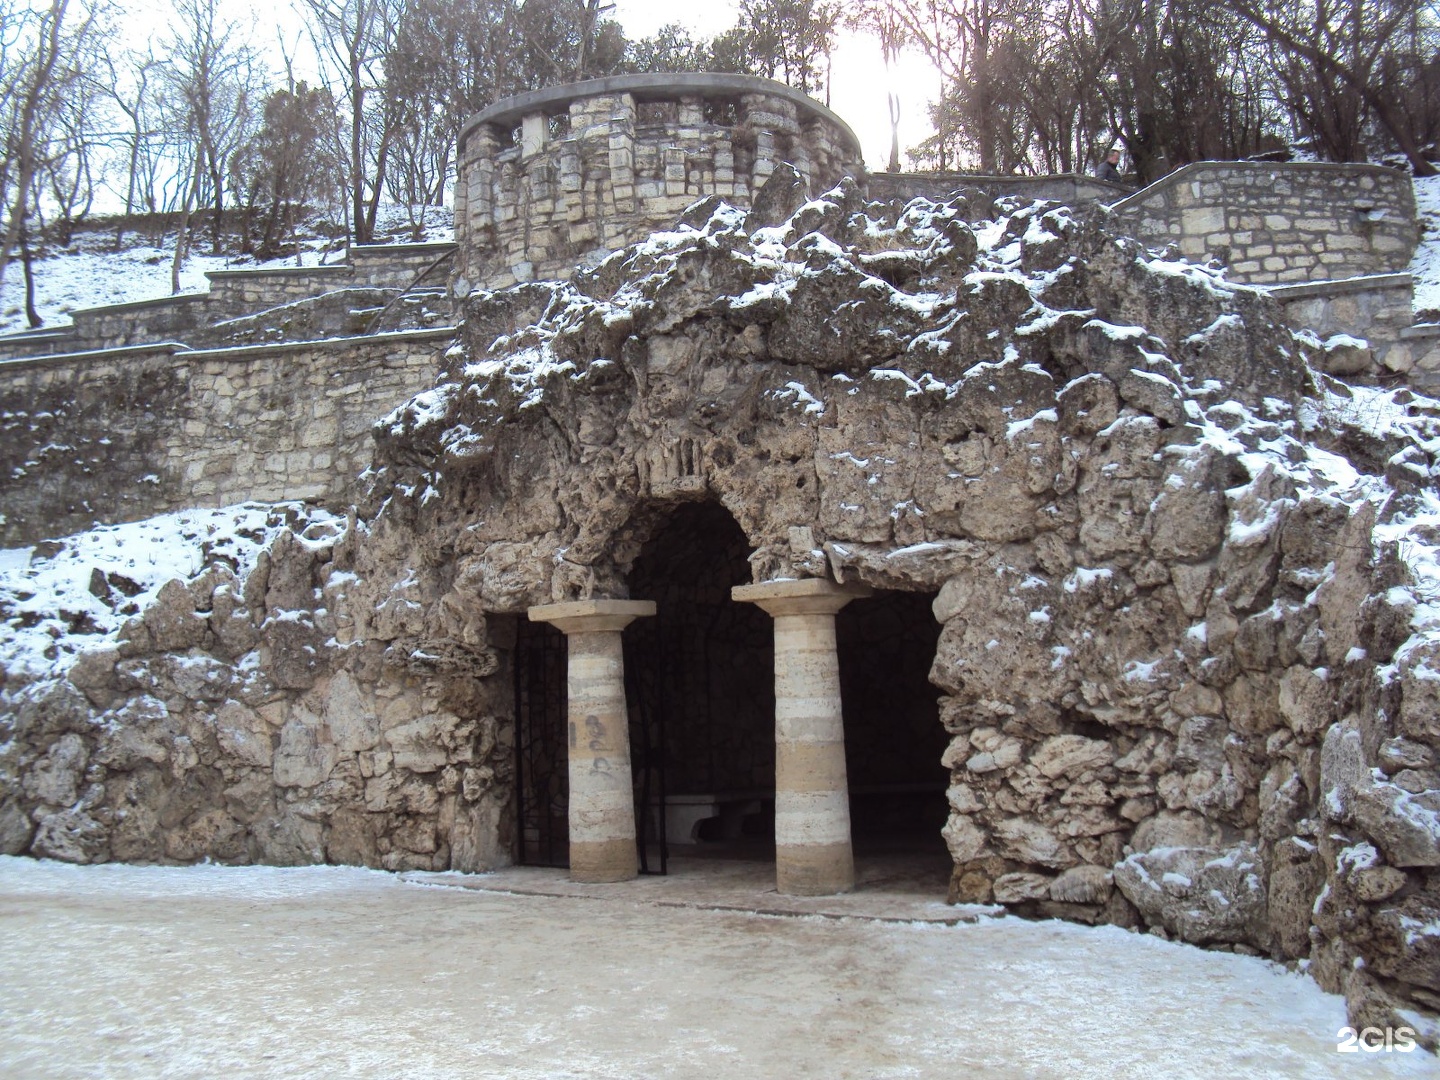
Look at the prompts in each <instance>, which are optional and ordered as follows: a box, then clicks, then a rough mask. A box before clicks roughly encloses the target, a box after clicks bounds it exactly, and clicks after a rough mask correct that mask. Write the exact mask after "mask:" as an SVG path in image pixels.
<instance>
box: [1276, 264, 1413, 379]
mask: <svg viewBox="0 0 1440 1080" xmlns="http://www.w3.org/2000/svg"><path fill="white" fill-rule="evenodd" d="M1412 294H1413V282H1412V280H1411V277H1410V275H1409V274H1376V275H1371V276H1367V277H1358V278H1346V279H1343V280H1340V281H1334V282H1327V281H1317V282H1309V283H1306V284H1304V285H1279V286H1276V287H1275V288H1274V289H1272V290H1271V295H1272V296H1274V297H1275V299H1276V300H1279V301H1280V304H1281V309H1282V310H1283V311H1284V313H1285V320H1286V322H1288V323H1289V324H1290V325H1291V326H1292V327H1294V328H1295V329H1296V331H1297V332H1299V333H1300V335H1301V340H1302V343H1303V344H1304V345H1305V346H1306V347H1308V349H1309V351H1310V355H1309V357H1308V359H1309V360H1310V362H1311V363H1312V364H1313V365H1314V366H1315V367H1316V368H1317V369H1319V370H1322V371H1324V372H1326V373H1327V374H1330V375H1339V376H1342V377H1343V378H1346V379H1349V380H1351V381H1357V382H1379V383H1393V382H1396V381H1399V380H1403V381H1404V382H1405V383H1406V384H1407V385H1409V386H1411V387H1413V388H1415V389H1417V390H1420V391H1421V392H1423V393H1434V392H1435V390H1436V389H1437V388H1440V349H1437V348H1435V347H1434V343H1433V341H1431V340H1427V339H1425V338H1417V337H1414V336H1413V335H1408V334H1407V331H1408V330H1409V329H1410V328H1411V326H1412V325H1413V324H1414V321H1415V312H1414V307H1413V300H1412Z"/></svg>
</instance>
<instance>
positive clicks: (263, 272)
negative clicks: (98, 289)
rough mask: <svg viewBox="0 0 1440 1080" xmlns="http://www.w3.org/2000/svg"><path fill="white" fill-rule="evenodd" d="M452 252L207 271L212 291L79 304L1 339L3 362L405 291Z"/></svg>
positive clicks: (357, 251)
mask: <svg viewBox="0 0 1440 1080" xmlns="http://www.w3.org/2000/svg"><path fill="white" fill-rule="evenodd" d="M454 250H455V245H454V244H453V243H448V242H447V243H440V244H367V245H363V246H362V245H356V246H355V247H352V248H351V249H350V258H349V261H348V262H345V263H337V264H336V265H334V266H282V267H266V268H263V269H239V270H212V271H210V272H209V273H207V274H206V275H205V276H206V277H207V278H208V279H209V281H210V290H209V291H208V292H203V293H182V294H180V295H179V296H163V297H160V298H158V299H155V300H137V301H135V302H133V303H129V304H107V305H105V306H103V307H95V308H81V309H79V310H77V311H74V312H72V313H71V316H70V318H71V326H69V327H64V326H60V327H55V328H53V329H52V330H49V331H47V332H45V333H43V334H42V333H38V332H32V333H30V334H16V335H10V336H6V337H0V359H13V358H19V357H25V356H36V355H48V354H51V353H72V352H77V351H93V350H100V349H118V348H125V347H127V346H130V345H140V344H146V343H152V344H153V343H156V342H164V341H176V342H186V341H188V340H189V339H190V337H191V336H192V335H194V334H195V333H196V332H197V331H199V330H200V329H201V328H203V327H206V326H210V325H212V324H214V323H216V322H219V321H221V320H222V319H233V318H236V317H237V316H240V315H246V314H250V313H252V312H257V311H263V310H264V309H266V308H271V307H276V306H277V305H280V304H286V303H292V302H294V301H296V300H305V299H309V298H311V297H316V296H320V295H322V294H324V293H327V292H334V291H336V290H338V289H346V288H393V289H403V288H405V287H407V286H409V285H410V284H411V283H412V282H413V281H414V280H415V278H416V277H417V276H418V275H420V274H422V273H424V272H425V271H426V270H429V269H431V268H432V267H433V266H435V265H436V264H437V263H438V262H440V261H442V260H443V259H444V258H445V257H446V256H447V255H450V254H451V253H453V252H454ZM438 283H443V279H441V281H440V282H438Z"/></svg>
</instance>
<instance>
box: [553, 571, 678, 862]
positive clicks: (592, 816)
mask: <svg viewBox="0 0 1440 1080" xmlns="http://www.w3.org/2000/svg"><path fill="white" fill-rule="evenodd" d="M654 614H655V604H654V602H653V601H650V600H577V601H573V602H571V603H565V604H544V605H542V606H540V607H533V608H531V609H530V611H529V615H530V619H531V620H532V621H533V622H548V623H549V624H550V625H552V626H554V627H556V628H557V629H559V630H560V631H562V632H563V633H564V634H565V641H566V646H567V648H568V651H569V663H568V665H567V678H566V688H567V696H568V708H567V713H568V720H569V735H568V746H569V764H570V878H571V880H572V881H585V882H595V881H628V880H630V879H631V878H633V877H634V876H635V874H636V852H635V792H634V787H633V784H632V782H631V779H630V719H629V715H628V713H627V711H626V708H625V660H624V655H623V652H622V649H621V638H620V632H621V631H622V630H624V629H625V627H626V626H628V625H629V624H630V622H631V621H632V620H634V619H636V618H638V617H641V616H644V615H654Z"/></svg>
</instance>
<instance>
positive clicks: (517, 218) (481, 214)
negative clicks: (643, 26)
mask: <svg viewBox="0 0 1440 1080" xmlns="http://www.w3.org/2000/svg"><path fill="white" fill-rule="evenodd" d="M861 161H862V159H861V155H860V145H859V142H858V140H856V138H855V134H854V132H852V131H851V130H850V128H849V126H848V125H847V124H846V123H845V121H843V120H841V119H840V118H839V117H838V116H836V115H835V114H834V113H833V112H831V111H830V110H829V109H827V108H826V107H825V106H823V105H821V104H820V103H819V102H817V101H815V100H813V99H811V98H810V97H807V96H806V95H805V94H802V93H801V92H800V91H798V90H795V89H793V88H791V87H789V86H785V85H784V84H782V83H777V82H772V81H771V80H769V79H757V78H754V77H752V76H748V75H714V74H698V73H690V74H659V75H654V74H643V75H618V76H614V77H611V78H607V79H591V80H589V81H587V82H581V83H572V84H570V85H568V86H556V87H550V88H548V89H545V90H537V91H534V92H532V93H528V94H521V95H519V96H517V97H512V98H506V99H505V100H503V101H498V102H496V103H495V104H494V105H491V106H490V107H489V108H488V109H486V110H484V111H483V112H481V113H478V114H477V115H476V116H474V117H472V118H471V119H470V120H469V121H468V122H467V123H466V125H465V127H464V128H463V129H462V130H461V132H460V140H459V152H458V162H457V168H458V171H459V176H458V182H457V184H456V190H455V239H456V241H457V242H458V251H457V253H456V267H455V280H454V287H455V293H456V295H457V296H460V297H463V296H465V295H467V294H469V293H470V292H471V291H472V290H474V289H476V288H487V289H488V288H500V287H503V286H505V285H509V284H512V283H514V282H516V281H527V280H531V279H535V278H546V277H555V276H559V275H562V274H564V273H566V272H568V271H569V270H570V269H571V268H572V267H574V266H575V265H576V264H579V263H584V262H587V261H592V260H596V259H598V258H600V257H601V256H603V255H604V254H606V253H607V252H610V251H614V250H616V249H618V248H621V247H623V246H625V245H626V244H630V243H634V242H635V241H637V240H640V239H643V238H644V237H645V236H647V235H649V234H650V233H651V232H654V231H655V230H656V229H661V228H668V227H670V226H672V225H673V224H674V221H675V218H676V216H677V215H678V214H679V213H680V212H681V211H682V210H684V209H685V207H687V206H689V205H690V204H691V203H693V202H694V201H695V200H696V199H699V198H702V197H704V196H706V195H719V196H721V197H722V198H724V199H725V200H726V201H727V202H730V203H733V204H734V205H736V206H742V207H748V206H749V205H750V203H751V199H752V197H753V196H754V194H755V193H756V192H757V191H759V190H760V188H761V186H762V185H763V184H764V183H765V181H766V180H767V179H768V178H769V177H770V175H771V174H772V173H773V172H774V171H775V168H776V167H777V166H778V165H780V164H781V163H789V164H790V165H793V166H794V167H795V169H796V170H797V171H798V172H799V173H800V175H801V176H802V177H804V179H805V180H806V182H807V184H808V185H809V187H810V190H811V191H819V190H823V189H825V188H828V187H830V186H831V185H833V184H834V183H835V182H837V181H838V180H840V179H841V178H842V177H844V176H847V175H857V174H858V173H859V171H860V170H861V168H862V167H863V166H862V164H861Z"/></svg>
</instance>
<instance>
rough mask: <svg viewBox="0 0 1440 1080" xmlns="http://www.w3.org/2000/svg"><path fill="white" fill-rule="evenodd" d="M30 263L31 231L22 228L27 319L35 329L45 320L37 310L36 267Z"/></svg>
mask: <svg viewBox="0 0 1440 1080" xmlns="http://www.w3.org/2000/svg"><path fill="white" fill-rule="evenodd" d="M30 263H31V251H30V233H29V231H28V230H26V229H24V228H22V229H21V230H20V265H21V266H23V267H24V268H25V319H26V321H28V322H29V323H30V328H31V329H32V330H33V329H35V328H36V327H38V326H40V325H41V323H42V322H43V320H42V319H41V318H40V313H39V312H38V311H36V310H35V268H34V267H33V266H31V264H30Z"/></svg>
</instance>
